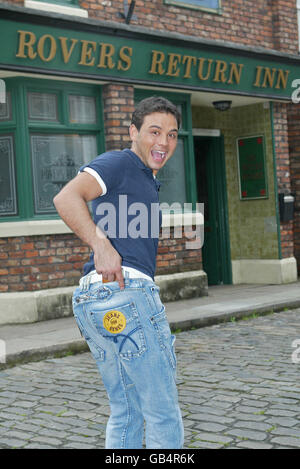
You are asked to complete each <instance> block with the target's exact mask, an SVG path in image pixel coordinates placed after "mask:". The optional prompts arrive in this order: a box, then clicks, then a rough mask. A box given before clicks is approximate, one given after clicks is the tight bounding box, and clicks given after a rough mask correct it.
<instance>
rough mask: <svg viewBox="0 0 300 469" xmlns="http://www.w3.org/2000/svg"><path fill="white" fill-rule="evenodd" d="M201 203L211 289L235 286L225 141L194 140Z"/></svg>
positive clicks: (221, 139)
mask: <svg viewBox="0 0 300 469" xmlns="http://www.w3.org/2000/svg"><path fill="white" fill-rule="evenodd" d="M194 148H195V163H196V175H197V195H198V202H203V203H204V245H203V248H202V258H203V270H204V271H205V272H206V274H207V278H208V284H209V285H220V284H230V283H232V276H231V262H230V248H229V230H228V216H227V195H226V177H225V161H224V141H223V137H194Z"/></svg>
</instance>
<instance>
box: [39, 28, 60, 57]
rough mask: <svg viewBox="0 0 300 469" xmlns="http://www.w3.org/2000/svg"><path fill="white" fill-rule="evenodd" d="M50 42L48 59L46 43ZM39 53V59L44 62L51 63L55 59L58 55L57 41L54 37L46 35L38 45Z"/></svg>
mask: <svg viewBox="0 0 300 469" xmlns="http://www.w3.org/2000/svg"><path fill="white" fill-rule="evenodd" d="M47 40H50V49H49V52H48V57H46V55H45V42H46V41H47ZM37 52H38V55H39V57H40V58H41V59H42V61H43V62H50V60H52V59H53V58H54V57H55V54H56V41H55V39H54V37H53V36H51V35H50V34H44V35H43V36H42V37H41V38H40V39H39V42H38V45H37Z"/></svg>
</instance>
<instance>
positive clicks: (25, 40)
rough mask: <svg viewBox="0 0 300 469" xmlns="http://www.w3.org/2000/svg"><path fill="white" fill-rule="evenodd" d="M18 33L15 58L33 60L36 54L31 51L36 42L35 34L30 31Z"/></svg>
mask: <svg viewBox="0 0 300 469" xmlns="http://www.w3.org/2000/svg"><path fill="white" fill-rule="evenodd" d="M18 33H19V50H18V52H17V54H16V57H20V58H21V59H26V58H27V57H28V58H29V59H35V58H36V52H34V51H33V45H34V43H35V41H36V37H35V34H33V33H32V32H30V31H18ZM25 47H26V48H27V55H26V54H25Z"/></svg>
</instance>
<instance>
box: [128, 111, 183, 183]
mask: <svg viewBox="0 0 300 469" xmlns="http://www.w3.org/2000/svg"><path fill="white" fill-rule="evenodd" d="M129 134H130V138H131V140H132V146H131V150H132V151H134V153H135V154H136V155H137V156H138V157H139V158H140V159H141V160H142V161H143V163H144V164H145V166H147V167H148V168H150V169H152V171H153V174H156V173H157V171H158V170H160V169H161V168H162V167H163V166H164V165H165V164H166V162H167V161H168V160H169V159H170V158H171V156H172V155H173V153H174V151H175V149H176V145H177V139H178V125H177V120H176V118H175V117H174V116H173V114H169V113H164V112H154V113H152V114H149V115H148V116H145V118H144V122H143V124H142V126H141V128H140V130H138V129H137V128H136V126H135V125H134V124H132V125H131V126H130V129H129Z"/></svg>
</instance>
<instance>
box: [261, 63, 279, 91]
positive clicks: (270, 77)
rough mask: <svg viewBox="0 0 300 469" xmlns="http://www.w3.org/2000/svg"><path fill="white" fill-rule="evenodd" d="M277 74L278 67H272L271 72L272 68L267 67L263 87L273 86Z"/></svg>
mask: <svg viewBox="0 0 300 469" xmlns="http://www.w3.org/2000/svg"><path fill="white" fill-rule="evenodd" d="M275 74H276V68H272V73H271V69H270V68H269V67H265V77H264V81H263V84H262V85H261V87H262V88H267V86H269V87H271V88H273V85H274V79H275ZM267 82H268V83H269V85H267Z"/></svg>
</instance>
